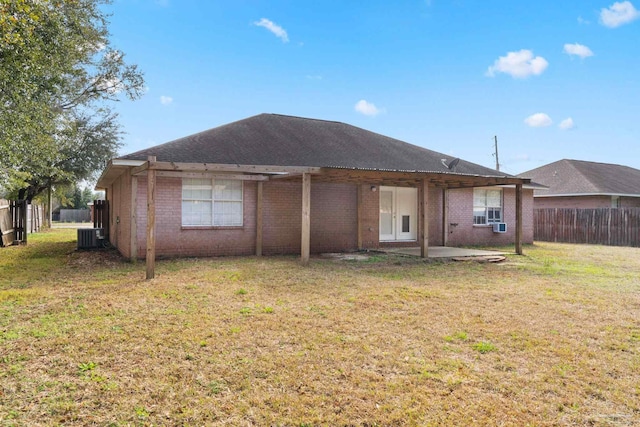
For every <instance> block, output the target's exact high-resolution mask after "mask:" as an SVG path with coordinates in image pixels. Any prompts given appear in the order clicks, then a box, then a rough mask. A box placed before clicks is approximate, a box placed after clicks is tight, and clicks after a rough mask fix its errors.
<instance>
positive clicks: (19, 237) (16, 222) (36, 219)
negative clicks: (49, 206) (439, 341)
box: [0, 200, 44, 246]
mask: <svg viewBox="0 0 640 427" xmlns="http://www.w3.org/2000/svg"><path fill="white" fill-rule="evenodd" d="M43 218H44V208H43V206H42V205H39V204H37V203H34V204H29V203H27V201H26V200H11V201H9V205H8V206H0V246H9V245H12V244H14V243H15V242H19V243H27V235H28V234H29V233H37V232H38V231H40V228H41V227H42V220H43Z"/></svg>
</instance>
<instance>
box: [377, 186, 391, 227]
mask: <svg viewBox="0 0 640 427" xmlns="http://www.w3.org/2000/svg"><path fill="white" fill-rule="evenodd" d="M380 234H383V235H389V234H393V193H392V192H391V191H381V192H380Z"/></svg>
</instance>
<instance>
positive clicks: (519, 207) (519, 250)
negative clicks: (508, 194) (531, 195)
mask: <svg viewBox="0 0 640 427" xmlns="http://www.w3.org/2000/svg"><path fill="white" fill-rule="evenodd" d="M516 253H517V254H518V255H522V184H516Z"/></svg>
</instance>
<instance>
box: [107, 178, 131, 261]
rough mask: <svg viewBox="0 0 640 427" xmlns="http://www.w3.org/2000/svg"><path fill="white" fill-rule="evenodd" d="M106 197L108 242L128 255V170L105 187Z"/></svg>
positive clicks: (129, 184)
mask: <svg viewBox="0 0 640 427" xmlns="http://www.w3.org/2000/svg"><path fill="white" fill-rule="evenodd" d="M106 193H107V194H106V199H107V200H108V201H109V242H111V244H112V245H114V246H115V247H117V248H118V250H119V251H120V253H121V254H122V255H123V256H125V257H129V256H130V252H131V251H130V241H131V240H130V236H131V234H130V231H131V228H130V224H131V220H130V212H131V209H130V206H131V179H130V175H129V172H128V171H127V172H125V173H123V174H122V175H120V177H118V178H117V179H116V180H115V181H114V182H113V184H112V185H111V186H110V187H109V188H107V192H106Z"/></svg>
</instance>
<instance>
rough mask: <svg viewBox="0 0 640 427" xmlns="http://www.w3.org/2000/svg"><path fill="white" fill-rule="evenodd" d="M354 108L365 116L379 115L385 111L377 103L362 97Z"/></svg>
mask: <svg viewBox="0 0 640 427" xmlns="http://www.w3.org/2000/svg"><path fill="white" fill-rule="evenodd" d="M354 108H355V110H356V111H357V112H358V113H360V114H364V115H365V116H372V117H373V116H377V115H378V114H380V113H382V112H383V110H381V109H379V108H378V107H376V106H375V104H373V103H371V102H367V101H365V100H364V99H361V100H360V101H358V102H357V103H356V105H355V107H354Z"/></svg>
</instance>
